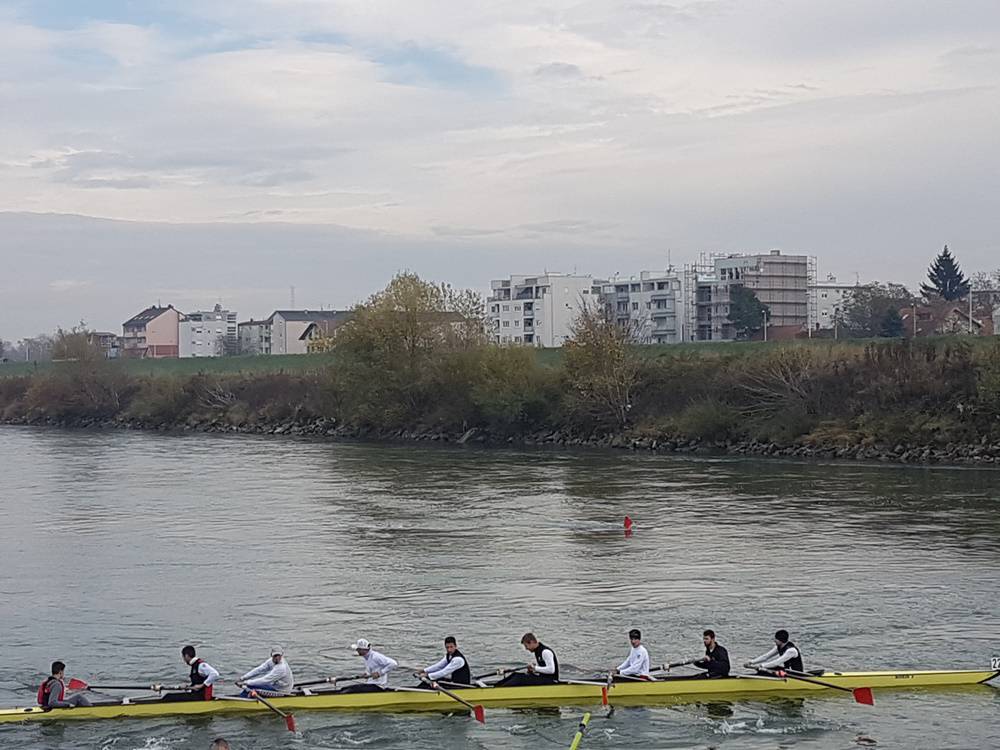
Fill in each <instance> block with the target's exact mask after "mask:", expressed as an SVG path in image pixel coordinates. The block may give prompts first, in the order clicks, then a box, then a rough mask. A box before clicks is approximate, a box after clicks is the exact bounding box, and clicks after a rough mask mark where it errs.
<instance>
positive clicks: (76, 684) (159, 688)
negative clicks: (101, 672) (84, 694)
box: [66, 677, 194, 693]
mask: <svg viewBox="0 0 1000 750" xmlns="http://www.w3.org/2000/svg"><path fill="white" fill-rule="evenodd" d="M66 688H67V689H69V690H152V691H153V692H154V693H162V692H163V691H164V690H194V688H193V687H192V686H191V685H88V684H87V683H86V682H84V681H83V680H78V679H76V678H75V677H74V678H73V679H71V680H70V681H69V682H68V683H66Z"/></svg>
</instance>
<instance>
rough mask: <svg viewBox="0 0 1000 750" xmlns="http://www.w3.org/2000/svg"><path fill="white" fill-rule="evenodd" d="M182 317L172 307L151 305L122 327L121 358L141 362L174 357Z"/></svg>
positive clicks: (176, 352)
mask: <svg viewBox="0 0 1000 750" xmlns="http://www.w3.org/2000/svg"><path fill="white" fill-rule="evenodd" d="M180 317H181V313H179V312H178V311H177V310H175V309H174V306H173V305H167V306H166V307H159V306H158V305H153V306H151V307H147V308H146V309H145V310H143V311H142V312H140V313H138V314H137V315H134V316H133V317H131V318H129V319H128V320H126V321H125V322H124V323H122V337H121V341H120V344H121V346H120V350H121V356H123V357H132V358H136V359H142V358H146V357H150V358H154V359H158V358H165V357H176V356H177V354H178V338H177V335H178V330H177V324H178V322H179V321H180Z"/></svg>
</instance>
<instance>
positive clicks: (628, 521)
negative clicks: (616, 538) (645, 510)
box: [625, 516, 632, 536]
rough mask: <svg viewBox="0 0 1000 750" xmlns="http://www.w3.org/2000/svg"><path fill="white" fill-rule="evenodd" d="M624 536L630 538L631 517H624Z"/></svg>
mask: <svg viewBox="0 0 1000 750" xmlns="http://www.w3.org/2000/svg"><path fill="white" fill-rule="evenodd" d="M625 536H632V517H631V516H625Z"/></svg>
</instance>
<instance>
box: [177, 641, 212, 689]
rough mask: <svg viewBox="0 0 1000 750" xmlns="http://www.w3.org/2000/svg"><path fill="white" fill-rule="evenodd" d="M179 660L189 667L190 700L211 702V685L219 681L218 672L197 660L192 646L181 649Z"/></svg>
mask: <svg viewBox="0 0 1000 750" xmlns="http://www.w3.org/2000/svg"><path fill="white" fill-rule="evenodd" d="M181 658H182V659H184V663H185V664H187V665H188V666H189V667H191V690H190V691H189V692H188V695H190V696H191V698H190V699H191V700H206V701H210V700H212V685H214V684H215V681H216V680H218V679H219V672H218V670H216V669H215V668H214V667H213V666H212V665H211V664H209V663H208V662H207V661H205V660H204V659H199V658H198V657H197V654H196V653H195V650H194V646H185V647H184V648H182V649H181Z"/></svg>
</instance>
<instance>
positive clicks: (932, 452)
mask: <svg viewBox="0 0 1000 750" xmlns="http://www.w3.org/2000/svg"><path fill="white" fill-rule="evenodd" d="M3 423H4V424H9V425H31V426H41V427H56V428H64V429H99V430H108V429H125V430H149V431H160V432H203V433H227V434H246V435H275V436H290V437H307V438H314V439H315V438H319V439H327V440H363V441H374V442H430V443H453V444H458V445H481V446H545V447H553V448H606V449H615V450H630V451H644V452H654V453H656V452H659V453H679V454H685V453H690V454H716V455H720V454H730V455H738V456H769V457H781V458H807V459H809V458H812V459H824V460H828V459H846V460H854V461H880V462H886V463H903V464H973V465H983V466H989V465H1000V443H990V442H989V441H987V440H986V439H985V438H983V440H982V441H981V442H979V443H976V444H972V445H969V444H954V443H948V444H946V445H902V444H896V445H879V444H873V445H864V444H861V445H822V444H808V445H805V444H800V445H781V444H778V443H773V442H770V443H765V442H758V441H755V440H747V441H732V440H726V441H709V440H700V439H692V440H689V439H686V438H682V437H670V436H662V437H648V436H644V437H635V436H630V435H628V434H600V435H597V434H594V435H589V436H579V435H572V434H570V433H568V432H560V431H549V430H543V431H540V432H533V433H528V434H524V435H492V434H490V432H489V431H487V430H484V429H481V428H472V429H468V430H466V431H464V432H462V433H450V432H441V431H438V430H433V429H428V428H422V427H417V428H415V429H411V430H406V429H397V430H376V429H367V428H363V427H354V426H350V425H344V424H339V423H337V421H336V420H333V419H316V418H309V419H302V420H294V419H292V420H283V421H280V422H274V423H268V422H259V421H258V422H253V423H244V424H236V425H234V424H227V423H225V422H223V421H221V420H217V419H213V420H196V419H190V420H188V421H186V422H184V423H182V424H172V423H168V422H143V421H141V420H136V419H127V418H119V419H94V418H89V417H83V418H79V419H69V420H62V419H54V418H51V417H43V418H38V419H27V418H12V419H7V420H4V421H3Z"/></svg>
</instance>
